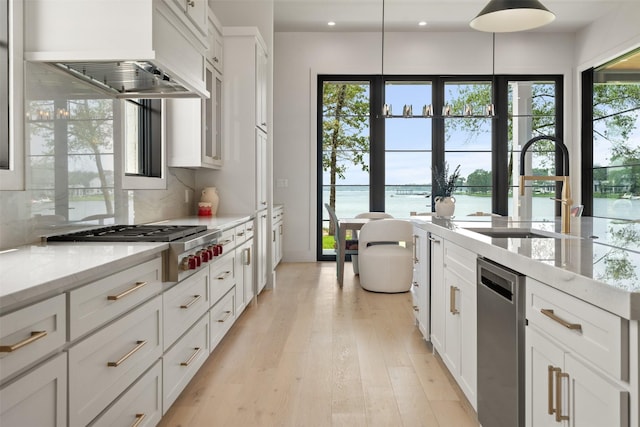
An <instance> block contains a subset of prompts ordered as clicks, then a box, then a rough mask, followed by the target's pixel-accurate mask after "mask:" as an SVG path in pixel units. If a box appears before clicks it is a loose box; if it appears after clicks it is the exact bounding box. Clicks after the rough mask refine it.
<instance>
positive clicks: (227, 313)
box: [218, 310, 231, 323]
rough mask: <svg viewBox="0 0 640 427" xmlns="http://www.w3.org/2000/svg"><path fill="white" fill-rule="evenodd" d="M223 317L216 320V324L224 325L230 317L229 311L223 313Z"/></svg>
mask: <svg viewBox="0 0 640 427" xmlns="http://www.w3.org/2000/svg"><path fill="white" fill-rule="evenodd" d="M224 314H225V316H224V317H223V318H222V319H218V323H224V322H226V321H227V319H228V318H229V316H231V310H229V311H225V312H224Z"/></svg>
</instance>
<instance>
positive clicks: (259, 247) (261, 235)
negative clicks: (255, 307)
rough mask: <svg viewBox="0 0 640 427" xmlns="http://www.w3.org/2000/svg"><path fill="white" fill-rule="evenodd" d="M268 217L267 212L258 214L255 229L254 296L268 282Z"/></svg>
mask: <svg viewBox="0 0 640 427" xmlns="http://www.w3.org/2000/svg"><path fill="white" fill-rule="evenodd" d="M268 219H269V218H268V215H267V210H266V209H265V210H262V211H259V212H258V220H257V227H256V237H255V239H256V252H257V253H256V258H257V267H256V268H257V269H258V271H257V274H256V280H257V282H256V294H257V295H258V294H260V292H262V290H263V289H264V288H265V286H266V285H267V280H268V277H267V275H268V269H267V265H268V246H267V244H268V240H267V236H268V234H267V233H268V231H267V226H268Z"/></svg>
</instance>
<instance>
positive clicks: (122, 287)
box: [69, 257, 162, 341]
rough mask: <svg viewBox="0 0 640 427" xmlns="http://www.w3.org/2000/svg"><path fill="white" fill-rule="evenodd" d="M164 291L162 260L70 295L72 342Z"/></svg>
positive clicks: (151, 261) (141, 265) (83, 287)
mask: <svg viewBox="0 0 640 427" xmlns="http://www.w3.org/2000/svg"><path fill="white" fill-rule="evenodd" d="M161 290H162V258H160V257H158V258H155V259H152V260H150V261H147V262H145V263H142V264H140V265H136V266H134V267H130V268H128V269H126V270H123V271H120V272H118V273H115V274H112V275H110V276H108V277H105V278H104V279H101V280H98V281H96V282H93V283H91V284H88V285H86V286H82V287H80V288H78V289H74V290H72V291H71V292H70V293H69V340H71V341H73V340H75V339H76V338H79V337H81V336H82V335H84V334H86V333H88V332H90V331H92V330H94V329H96V328H97V327H99V326H100V325H102V324H105V323H107V322H109V321H111V320H113V319H115V318H116V317H118V316H120V315H121V314H123V313H126V312H127V311H128V310H131V309H132V308H133V307H135V306H136V305H138V304H140V303H142V302H143V301H145V300H147V299H149V298H151V297H152V296H153V295H156V294H158V293H160V291H161Z"/></svg>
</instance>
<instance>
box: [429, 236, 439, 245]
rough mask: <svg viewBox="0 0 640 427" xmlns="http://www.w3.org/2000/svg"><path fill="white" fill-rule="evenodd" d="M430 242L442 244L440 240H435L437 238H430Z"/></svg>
mask: <svg viewBox="0 0 640 427" xmlns="http://www.w3.org/2000/svg"><path fill="white" fill-rule="evenodd" d="M429 241H430V242H433V243H437V244H440V240H438V239H435V238H433V237H431V236H429Z"/></svg>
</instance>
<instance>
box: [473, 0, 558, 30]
mask: <svg viewBox="0 0 640 427" xmlns="http://www.w3.org/2000/svg"><path fill="white" fill-rule="evenodd" d="M554 19H556V16H555V15H554V14H553V12H550V11H549V9H547V8H546V7H544V6H543V5H542V3H540V2H539V1H538V0H490V1H489V3H488V4H487V5H486V6H485V8H484V9H482V11H481V12H480V13H479V14H478V16H476V17H475V18H473V20H471V22H470V23H469V25H470V26H471V28H473V29H474V30H478V31H486V32H490V33H509V32H514V31H525V30H531V29H533V28H538V27H542V26H543V25H547V24H549V23H550V22H552V21H553V20H554Z"/></svg>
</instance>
